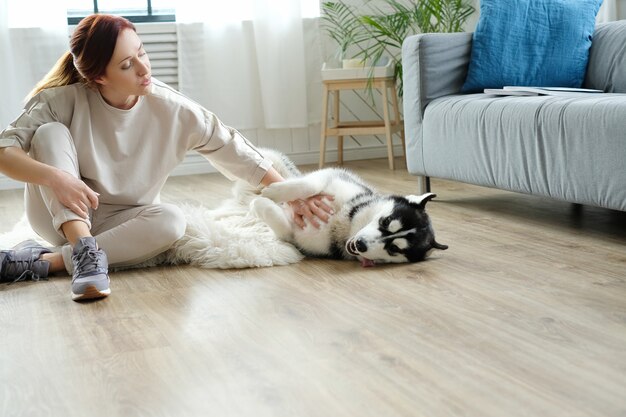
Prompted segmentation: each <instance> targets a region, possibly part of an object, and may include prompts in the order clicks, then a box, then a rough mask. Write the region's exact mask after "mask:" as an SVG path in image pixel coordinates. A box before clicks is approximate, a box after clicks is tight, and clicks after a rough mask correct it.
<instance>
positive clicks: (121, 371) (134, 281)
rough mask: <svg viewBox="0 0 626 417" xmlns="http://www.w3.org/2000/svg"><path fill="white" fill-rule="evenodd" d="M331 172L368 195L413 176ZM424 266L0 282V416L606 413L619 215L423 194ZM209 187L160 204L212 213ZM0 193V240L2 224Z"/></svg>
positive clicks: (615, 332)
mask: <svg viewBox="0 0 626 417" xmlns="http://www.w3.org/2000/svg"><path fill="white" fill-rule="evenodd" d="M386 164H387V161H386V160H384V159H381V160H376V161H360V162H351V163H347V166H348V167H350V168H353V169H354V170H356V171H357V172H359V173H361V174H362V175H363V176H364V177H365V178H366V179H368V180H370V181H371V182H372V183H374V184H376V185H378V186H379V188H380V189H381V190H383V191H386V192H394V193H399V194H408V193H412V192H414V186H415V178H414V177H411V176H410V175H408V174H407V173H406V171H405V170H404V169H403V168H400V169H399V170H397V171H395V172H390V171H389V170H388V169H387V168H386ZM433 189H434V190H435V191H436V192H437V194H438V197H437V199H436V200H434V201H433V202H431V203H429V205H428V209H429V212H430V215H431V218H432V220H433V223H434V227H435V231H436V234H437V240H438V241H439V242H441V243H445V244H448V245H450V248H449V249H448V250H447V251H440V252H435V256H433V257H432V258H431V259H430V260H428V261H426V262H422V263H418V264H412V265H399V266H398V265H397V266H378V267H375V268H368V269H364V268H361V267H360V266H359V264H358V263H356V262H339V261H326V260H315V259H307V260H304V261H303V262H301V263H299V264H295V265H292V266H287V267H274V268H266V269H249V270H226V271H223V270H202V269H197V268H192V267H188V266H182V267H161V268H153V269H146V270H134V271H127V272H120V273H116V274H113V275H112V276H111V290H112V295H111V296H110V297H108V298H107V299H104V300H102V301H99V302H93V303H88V304H78V303H75V302H72V301H71V299H70V293H69V279H68V278H67V277H58V278H54V279H52V280H50V281H48V282H41V283H20V284H16V285H11V286H6V285H2V286H0V416H4V417H9V416H63V417H68V416H220V417H222V416H254V417H261V416H268V417H269V416H272V417H274V416H289V417H305V416H320V417H341V416H350V417H366V416H372V417H391V416H437V417H438V416H477V417H488V416H494V417H514V416H542V417H543V416H550V417H556V416H568V417H577V416H580V417H583V416H584V417H593V416H598V417H600V416H602V417H607V416H625V415H626V213H623V212H615V211H610V210H605V209H599V208H594V207H583V208H582V209H580V210H577V209H576V207H575V206H573V205H570V204H567V203H563V202H558V201H553V200H547V199H541V198H537V197H531V196H525V195H521V194H514V193H509V192H504V191H498V190H491V189H486V188H480V187H475V186H470V185H464V184H460V183H454V182H446V181H441V180H433ZM228 193H229V183H228V182H227V181H225V180H224V179H222V177H219V176H218V175H215V174H213V175H203V176H192V177H184V178H183V177H177V178H172V179H171V180H170V181H169V182H168V183H167V185H166V188H165V191H164V197H165V198H164V199H166V200H199V201H204V202H205V203H206V204H208V205H217V203H218V202H219V200H220V198H223V197H226V196H228ZM22 207H23V206H22V200H21V192H20V191H5V192H1V193H0V216H1V218H2V223H1V224H0V232H6V231H7V230H9V229H10V228H11V226H12V225H13V223H14V222H15V221H17V219H18V218H19V217H20V216H21V211H22Z"/></svg>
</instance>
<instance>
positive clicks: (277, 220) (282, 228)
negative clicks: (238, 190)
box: [250, 197, 293, 241]
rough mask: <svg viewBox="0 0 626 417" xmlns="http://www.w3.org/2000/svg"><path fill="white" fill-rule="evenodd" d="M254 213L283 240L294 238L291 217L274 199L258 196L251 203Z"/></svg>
mask: <svg viewBox="0 0 626 417" xmlns="http://www.w3.org/2000/svg"><path fill="white" fill-rule="evenodd" d="M250 210H251V212H252V214H254V215H255V216H257V217H258V218H259V219H261V220H263V221H264V222H265V223H267V224H268V226H269V227H270V228H271V229H272V230H273V231H274V233H275V234H276V236H277V237H278V238H279V239H281V240H286V241H291V240H293V232H292V228H291V224H290V223H289V219H288V218H287V216H286V215H285V212H284V211H283V209H282V208H280V206H278V205H277V204H276V203H274V202H273V201H272V200H270V199H268V198H264V197H258V198H255V199H254V200H252V202H251V203H250Z"/></svg>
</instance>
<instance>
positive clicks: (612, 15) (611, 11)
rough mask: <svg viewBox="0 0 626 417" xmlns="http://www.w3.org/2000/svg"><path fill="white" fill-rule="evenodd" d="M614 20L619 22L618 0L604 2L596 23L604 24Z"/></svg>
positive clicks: (605, 0)
mask: <svg viewBox="0 0 626 417" xmlns="http://www.w3.org/2000/svg"><path fill="white" fill-rule="evenodd" d="M613 20H617V0H604V1H603V2H602V6H600V10H599V11H598V16H597V18H596V21H597V22H598V23H603V22H611V21H613Z"/></svg>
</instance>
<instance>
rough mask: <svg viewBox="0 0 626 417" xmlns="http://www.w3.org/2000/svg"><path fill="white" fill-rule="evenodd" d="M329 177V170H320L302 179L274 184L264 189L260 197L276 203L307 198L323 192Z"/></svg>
mask: <svg viewBox="0 0 626 417" xmlns="http://www.w3.org/2000/svg"><path fill="white" fill-rule="evenodd" d="M331 175H332V174H331V172H330V171H329V170H321V171H315V172H312V173H310V174H307V175H305V176H303V177H298V178H290V179H288V180H285V181H281V182H275V183H272V184H270V185H269V186H267V187H265V188H264V189H263V190H262V191H261V195H263V197H267V198H269V199H270V200H274V201H275V202H277V203H282V202H285V201H293V200H297V199H299V198H308V197H311V196H314V195H316V194H319V193H321V192H322V191H324V189H325V188H326V185H327V184H328V181H329V180H330V178H331V177H330V176H331Z"/></svg>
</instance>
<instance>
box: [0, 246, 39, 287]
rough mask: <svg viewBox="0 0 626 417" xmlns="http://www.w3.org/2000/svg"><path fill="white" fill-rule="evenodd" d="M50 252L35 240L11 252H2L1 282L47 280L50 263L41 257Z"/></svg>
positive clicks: (0, 258) (0, 264) (0, 261)
mask: <svg viewBox="0 0 626 417" xmlns="http://www.w3.org/2000/svg"><path fill="white" fill-rule="evenodd" d="M50 252H51V251H50V249H46V248H44V247H43V246H41V245H40V244H39V243H37V242H35V241H34V240H27V241H25V242H22V243H20V244H18V245H16V246H15V247H13V249H11V250H0V282H8V283H10V284H13V283H15V282H18V281H25V280H27V279H30V280H32V281H39V280H41V279H44V280H45V279H47V277H48V269H49V268H50V262H48V261H42V260H40V259H39V257H40V256H41V254H42V253H50Z"/></svg>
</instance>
